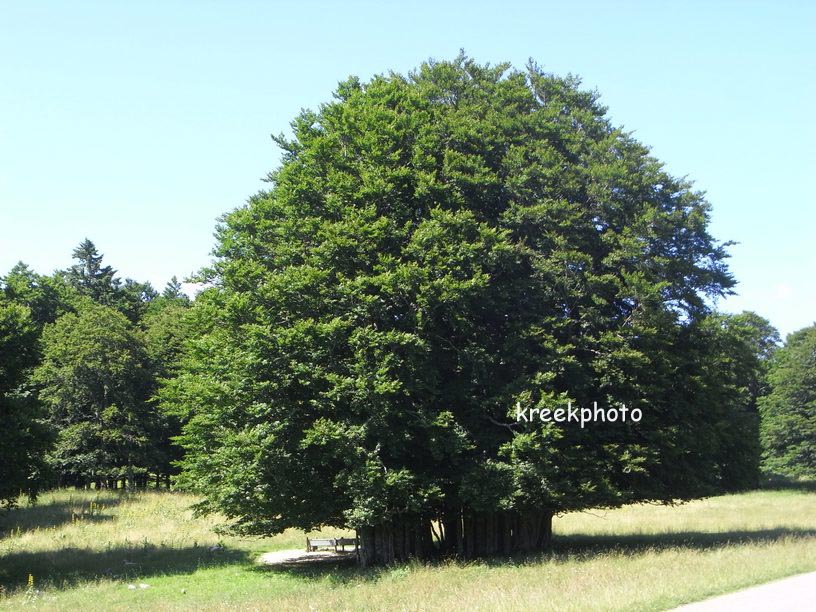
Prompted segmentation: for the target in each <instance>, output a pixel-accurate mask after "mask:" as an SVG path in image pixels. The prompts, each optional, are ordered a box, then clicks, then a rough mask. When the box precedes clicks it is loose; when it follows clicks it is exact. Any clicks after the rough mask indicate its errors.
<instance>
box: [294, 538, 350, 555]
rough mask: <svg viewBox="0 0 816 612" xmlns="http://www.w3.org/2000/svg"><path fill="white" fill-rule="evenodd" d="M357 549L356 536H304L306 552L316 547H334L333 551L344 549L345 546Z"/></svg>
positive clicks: (312, 550) (313, 550) (314, 549)
mask: <svg viewBox="0 0 816 612" xmlns="http://www.w3.org/2000/svg"><path fill="white" fill-rule="evenodd" d="M352 545H353V546H354V550H357V538H306V552H315V551H316V550H317V549H318V548H332V547H333V548H334V552H339V551H338V550H337V549H338V547H339V548H340V550H343V551H345V550H346V546H352Z"/></svg>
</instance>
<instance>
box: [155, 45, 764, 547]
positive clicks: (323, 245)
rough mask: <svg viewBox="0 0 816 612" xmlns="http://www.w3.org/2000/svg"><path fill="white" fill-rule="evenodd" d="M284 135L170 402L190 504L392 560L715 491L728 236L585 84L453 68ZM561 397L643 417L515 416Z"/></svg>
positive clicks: (433, 71) (376, 82) (725, 421)
mask: <svg viewBox="0 0 816 612" xmlns="http://www.w3.org/2000/svg"><path fill="white" fill-rule="evenodd" d="M292 129H293V136H292V137H291V139H288V138H285V137H283V136H281V137H277V138H276V139H275V140H276V142H277V143H278V144H279V146H280V147H281V148H282V149H283V151H284V156H283V160H282V163H281V165H280V167H279V168H278V169H277V170H276V171H274V172H272V173H271V174H270V175H269V183H270V188H269V189H268V190H267V191H264V192H262V193H259V194H257V195H255V196H253V197H252V198H250V200H249V202H248V203H247V205H245V206H243V207H241V208H239V209H237V210H235V211H233V212H231V213H230V214H228V215H226V216H225V217H224V219H223V222H222V223H221V224H220V226H219V228H218V246H217V248H216V252H215V255H216V258H215V260H214V263H213V265H212V267H211V269H210V270H207V271H206V274H205V278H206V280H208V281H209V282H210V283H211V285H212V286H211V288H210V289H208V290H207V291H206V292H205V293H204V294H203V295H201V296H200V297H199V299H198V300H197V302H196V304H195V306H194V307H193V309H192V310H193V312H192V315H191V320H192V321H193V322H192V323H191V324H192V325H193V327H194V328H195V332H194V333H193V334H192V335H193V336H194V337H195V338H196V340H195V341H194V342H192V344H191V345H190V347H189V351H188V353H187V355H186V358H185V360H184V363H183V365H182V367H181V368H180V371H179V372H178V375H177V376H176V377H175V378H174V379H173V380H172V381H171V382H170V383H169V384H168V385H167V386H166V387H165V389H164V391H163V401H164V404H165V406H166V408H167V409H168V410H170V411H172V412H174V413H175V414H176V415H178V416H179V417H180V418H181V419H183V421H184V422H185V426H184V433H183V437H182V442H183V445H184V447H185V449H186V457H185V459H184V466H183V467H184V473H183V479H184V482H185V483H186V484H187V486H189V487H191V488H193V489H196V490H198V491H200V492H202V493H203V494H204V496H205V500H204V501H203V502H202V505H201V508H202V509H203V510H212V511H219V512H223V513H225V514H226V515H227V516H228V517H230V518H231V519H232V521H233V526H234V527H235V529H237V530H238V531H240V532H244V533H253V534H269V533H275V532H278V531H281V530H283V529H285V528H287V527H299V528H303V529H310V528H313V527H315V526H317V525H324V524H331V525H345V526H351V527H354V528H356V529H358V531H359V533H360V536H361V539H362V543H363V550H362V557H361V558H362V561H363V562H364V563H388V562H391V561H393V560H399V559H403V558H406V557H409V556H414V555H416V556H420V557H424V556H428V555H430V554H432V552H433V551H434V550H437V549H438V550H441V551H443V552H444V551H447V552H451V553H453V552H458V553H459V554H462V555H464V556H468V557H470V556H477V555H483V554H494V553H503V552H513V551H524V550H536V549H540V548H541V547H543V546H545V545H546V543H547V541H548V539H549V534H550V533H551V520H552V517H553V515H554V514H557V513H559V512H563V511H566V510H573V509H579V508H586V507H590V506H617V505H620V504H623V503H627V502H633V501H638V500H653V501H661V502H671V501H675V500H680V499H687V498H691V497H695V496H702V495H706V494H711V493H714V492H716V491H719V490H722V489H724V488H729V487H731V486H732V485H733V483H729V482H728V473H729V466H728V465H727V462H725V463H726V464H724V461H723V453H722V452H721V444H722V442H723V441H724V440H726V439H728V440H729V441H730V442H729V443H733V440H731V438H729V437H728V436H729V433H728V431H729V427H730V424H729V417H730V416H731V415H732V414H733V413H734V411H736V410H741V409H742V405H741V404H740V405H737V404H739V402H738V399H739V398H738V397H737V396H736V395H735V393H733V392H732V391H733V389H734V384H735V383H734V380H730V379H729V380H722V379H721V377H719V376H718V375H717V371H716V369H715V368H713V367H712V366H713V365H715V364H716V363H717V362H718V360H719V359H720V358H721V357H722V351H721V349H720V348H717V347H713V346H712V344H713V343H712V337H718V333H719V332H716V329H718V326H717V324H716V322H713V323H711V322H709V318H710V317H709V309H708V307H707V303H708V301H707V299H706V298H710V297H714V296H719V295H722V294H724V293H727V292H728V290H729V287H731V286H732V284H733V281H732V279H731V277H730V275H729V273H728V271H727V268H726V266H725V264H724V260H725V258H726V256H727V255H726V252H725V246H726V245H723V244H719V243H717V242H716V241H715V240H714V239H713V238H712V237H711V236H710V235H709V233H708V231H707V225H708V211H709V206H708V204H707V202H706V201H705V200H704V199H703V197H702V196H701V195H700V194H699V193H697V192H695V191H693V190H692V188H691V186H690V184H689V183H688V182H686V181H684V180H680V179H676V178H674V177H672V176H670V175H669V174H667V172H666V171H665V170H664V169H663V167H662V166H661V164H660V162H658V161H657V160H656V159H654V158H653V157H652V156H650V154H649V150H648V148H647V147H645V146H644V145H642V144H640V143H638V142H637V141H636V140H634V139H633V138H632V137H631V136H630V135H629V134H628V133H626V132H624V131H622V130H620V129H618V128H616V127H614V126H613V125H612V124H611V123H610V121H609V119H608V118H607V117H606V115H605V109H604V107H602V106H601V105H600V104H599V102H598V96H597V95H596V94H595V93H593V92H588V91H584V90H582V89H580V87H579V82H578V80H577V79H574V78H571V77H568V78H560V77H557V76H553V75H550V74H547V73H545V72H543V71H542V70H540V69H539V68H538V67H537V66H535V65H533V64H530V65H529V66H528V67H527V68H526V70H513V69H511V68H510V67H509V66H508V65H504V64H502V65H498V66H483V65H478V64H477V63H474V62H473V61H471V60H469V59H467V58H465V57H464V56H460V57H458V58H457V59H455V60H454V61H452V62H429V63H426V64H423V65H422V66H421V67H420V68H419V69H418V70H416V71H415V72H413V73H411V74H409V75H408V76H403V75H399V74H389V75H387V76H378V77H376V78H374V79H373V80H371V81H370V82H368V83H362V82H360V81H359V80H358V79H356V78H350V79H349V80H347V81H345V82H343V83H341V84H340V85H339V86H338V88H337V91H336V92H335V94H334V99H333V100H332V101H331V102H328V103H326V104H324V105H322V106H321V107H320V108H319V109H318V110H317V111H304V112H303V113H301V115H300V116H298V117H297V118H296V119H295V120H294V121H293V123H292ZM568 401H571V402H572V403H573V404H574V405H579V406H590V405H592V403H593V402H596V401H597V402H598V404H599V405H601V406H604V407H609V406H614V407H617V406H619V405H620V404H626V405H627V406H628V407H629V408H639V409H640V410H642V415H643V416H642V420H641V421H640V422H639V423H633V422H631V421H629V422H625V423H621V422H616V423H595V424H591V425H588V426H587V427H585V428H583V429H582V428H581V427H580V426H578V425H577V424H575V423H540V422H534V423H517V422H516V421H515V419H514V417H513V415H514V412H515V406H516V404H517V403H518V404H519V405H521V406H523V407H525V408H533V407H536V408H556V407H566V405H567V402H568ZM748 443H750V442H748ZM739 454H740V453H738V452H736V450H735V449H732V450H731V452H729V453H728V456H729V457H736V456H739ZM435 521H438V523H436V522H435ZM435 524H439V525H440V527H439V529H435V528H434V527H432V525H435ZM434 532H436V536H437V538H438V540H439V543H438V545H434V544H433V541H432V537H433V535H432V534H433V533H434Z"/></svg>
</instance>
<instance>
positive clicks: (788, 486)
mask: <svg viewBox="0 0 816 612" xmlns="http://www.w3.org/2000/svg"><path fill="white" fill-rule="evenodd" d="M759 488H760V489H761V490H764V491H802V492H804V493H816V480H797V479H793V478H787V477H785V476H779V475H771V476H768V477H767V478H766V480H765V481H764V482H763V483H762V484H761V485H760V487H759Z"/></svg>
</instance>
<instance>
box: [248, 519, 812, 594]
mask: <svg viewBox="0 0 816 612" xmlns="http://www.w3.org/2000/svg"><path fill="white" fill-rule="evenodd" d="M788 538H816V530H814V529H789V528H779V529H762V530H756V531H748V530H745V531H724V532H697V531H687V532H673V533H658V534H649V535H640V534H624V535H580V534H576V535H569V536H556V537H554V538H553V543H552V545H551V547H550V548H549V549H548V550H547V551H545V552H541V553H533V554H518V555H513V556H511V557H488V558H483V559H478V560H477V561H476V562H478V563H482V564H486V565H488V566H491V567H501V566H508V565H522V564H529V563H538V562H547V561H555V562H559V561H567V560H575V559H576V558H578V559H581V560H585V561H590V560H591V559H592V558H594V557H597V556H602V555H607V554H610V553H611V554H620V555H631V556H634V555H638V554H641V553H644V552H646V551H654V550H665V549H673V548H674V549H677V548H679V549H687V550H698V551H699V550H713V549H716V548H722V547H725V546H730V545H735V544H757V543H773V542H777V541H780V540H784V539H788ZM451 562H453V563H457V564H462V565H465V564H467V563H468V562H466V561H459V560H454V561H451V560H432V561H430V562H428V564H429V565H440V566H441V565H446V564H449V563H451ZM408 565H410V563H402V564H398V565H396V566H393V567H386V568H369V569H362V568H359V567H357V566H356V565H355V564H354V560H353V559H342V560H338V561H336V562H327V561H325V560H322V561H320V562H315V563H308V562H303V561H299V562H296V563H281V564H276V565H269V566H264V567H257V568H254V571H258V572H271V573H284V574H289V575H292V576H297V577H300V578H306V579H309V578H312V579H320V580H324V581H325V580H328V581H329V582H332V583H336V584H347V583H350V582H359V581H374V580H377V579H379V578H380V577H383V576H387V575H391V574H393V573H394V572H400V571H405V569H406V567H407V566H408Z"/></svg>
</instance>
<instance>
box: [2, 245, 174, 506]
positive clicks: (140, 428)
mask: <svg viewBox="0 0 816 612" xmlns="http://www.w3.org/2000/svg"><path fill="white" fill-rule="evenodd" d="M73 255H74V258H75V260H76V261H77V263H76V264H75V265H73V266H71V267H69V268H68V269H67V270H64V271H58V272H56V273H54V274H53V275H51V276H43V275H39V274H37V273H35V272H34V271H32V270H31V269H30V268H29V267H28V266H26V265H25V264H23V263H20V264H18V265H16V266H15V267H14V268H13V269H12V270H11V271H10V272H9V273H8V274H7V275H6V276H5V277H4V278H3V279H2V284H0V288H2V293H0V300H2V301H0V309H1V310H2V328H0V343H2V355H1V356H0V358H2V360H3V364H2V371H3V372H4V374H3V377H2V379H3V380H2V388H0V398H1V399H0V401H2V412H1V413H0V420H2V422H0V425H2V432H3V434H2V436H3V437H2V440H0V443H1V444H0V446H2V449H3V450H2V457H0V459H2V462H0V463H1V464H2V467H0V470H2V471H0V477H1V478H0V482H2V485H0V488H2V492H0V498H2V499H5V500H8V501H13V500H14V499H16V498H17V496H18V495H19V494H20V493H21V492H28V493H34V492H36V489H37V488H38V487H39V486H42V485H44V484H49V483H51V482H54V479H56V482H61V483H72V484H76V485H82V486H84V485H88V484H89V483H96V484H97V486H100V485H102V486H119V485H122V484H126V485H128V486H134V485H144V484H145V479H146V477H147V475H148V474H150V475H152V476H155V477H156V478H157V482H158V479H159V478H161V477H164V478H165V479H166V478H168V477H169V475H170V474H172V473H174V472H175V471H176V469H175V467H174V466H173V465H172V462H173V461H174V460H176V459H177V458H178V457H179V448H178V447H177V446H175V445H173V444H172V441H171V438H172V437H173V436H174V435H175V434H176V433H178V423H177V421H176V420H175V419H174V418H173V417H168V416H166V415H164V414H162V413H161V412H160V411H159V410H158V407H157V405H156V404H155V403H153V402H151V401H150V399H151V398H152V396H153V394H154V393H155V391H156V389H157V386H158V380H159V379H160V378H161V377H165V376H169V375H170V374H171V373H172V370H173V367H174V363H175V361H176V360H177V359H178V355H179V353H180V351H181V347H182V345H183V342H184V335H185V333H186V326H185V324H184V319H185V317H186V311H187V308H188V306H189V299H188V298H187V296H185V295H184V294H183V293H182V292H181V285H180V283H179V282H178V280H177V279H176V278H175V277H174V278H173V279H172V281H171V282H170V283H168V287H167V288H166V289H165V291H164V293H163V295H161V296H159V295H158V294H157V293H156V292H155V291H154V290H153V289H152V288H151V287H150V284H149V283H139V282H136V281H133V280H131V279H126V280H125V281H124V282H123V281H121V280H120V279H119V278H117V277H116V274H115V270H113V269H112V268H111V267H110V266H108V265H104V264H103V258H102V255H100V254H99V253H98V251H97V249H96V247H95V246H94V244H93V243H92V242H91V241H89V240H87V239H86V240H85V241H83V242H82V243H81V244H80V245H79V246H78V247H77V249H75V250H74V253H73ZM35 368H36V375H34V376H32V372H33V371H34V370H35ZM49 468H50V469H49ZM52 476H53V478H54V479H52V478H51V477H52Z"/></svg>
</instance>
